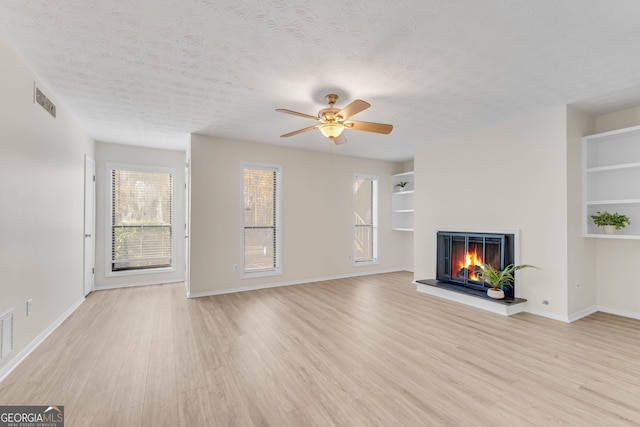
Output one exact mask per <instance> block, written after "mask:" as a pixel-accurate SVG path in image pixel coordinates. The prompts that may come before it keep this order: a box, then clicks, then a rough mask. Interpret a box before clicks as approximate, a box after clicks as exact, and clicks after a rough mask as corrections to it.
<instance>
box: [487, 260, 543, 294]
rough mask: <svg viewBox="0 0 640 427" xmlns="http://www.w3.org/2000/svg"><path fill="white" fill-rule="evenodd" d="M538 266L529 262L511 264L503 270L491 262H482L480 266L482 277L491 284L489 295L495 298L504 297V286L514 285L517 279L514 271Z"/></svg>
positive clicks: (488, 290)
mask: <svg viewBox="0 0 640 427" xmlns="http://www.w3.org/2000/svg"><path fill="white" fill-rule="evenodd" d="M528 267H531V268H538V267H536V266H535V265H529V264H520V265H515V264H509V265H507V266H506V267H505V268H504V269H503V270H499V269H497V268H495V267H494V266H492V265H491V264H482V265H481V266H480V268H481V270H480V277H482V279H483V280H484V281H485V283H487V284H489V286H491V287H490V288H489V289H487V295H489V296H490V297H491V298H493V299H503V298H504V291H503V290H502V288H503V287H504V286H511V287H513V282H514V281H515V276H514V273H515V272H516V271H518V270H521V269H523V268H528Z"/></svg>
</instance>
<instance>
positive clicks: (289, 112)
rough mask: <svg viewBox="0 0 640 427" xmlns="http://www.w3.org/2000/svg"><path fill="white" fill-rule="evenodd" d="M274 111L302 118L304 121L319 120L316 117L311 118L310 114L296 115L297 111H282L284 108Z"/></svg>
mask: <svg viewBox="0 0 640 427" xmlns="http://www.w3.org/2000/svg"><path fill="white" fill-rule="evenodd" d="M276 111H279V112H281V113H287V114H293V115H294V116H300V117H304V118H306V119H311V120H319V119H318V118H317V117H316V116H312V115H310V114H305V113H298V112H297V111H292V110H287V109H284V108H278V109H276Z"/></svg>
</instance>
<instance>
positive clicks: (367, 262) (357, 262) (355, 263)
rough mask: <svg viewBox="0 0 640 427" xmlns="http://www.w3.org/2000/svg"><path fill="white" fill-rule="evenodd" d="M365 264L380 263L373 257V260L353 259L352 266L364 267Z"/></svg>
mask: <svg viewBox="0 0 640 427" xmlns="http://www.w3.org/2000/svg"><path fill="white" fill-rule="evenodd" d="M367 265H380V261H378V260H377V259H374V260H373V261H355V262H354V263H353V266H354V267H364V266H367Z"/></svg>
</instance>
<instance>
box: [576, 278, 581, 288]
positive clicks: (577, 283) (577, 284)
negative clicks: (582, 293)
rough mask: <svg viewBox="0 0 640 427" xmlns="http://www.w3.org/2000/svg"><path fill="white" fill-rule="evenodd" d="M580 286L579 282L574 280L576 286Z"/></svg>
mask: <svg viewBox="0 0 640 427" xmlns="http://www.w3.org/2000/svg"><path fill="white" fill-rule="evenodd" d="M579 287H580V283H579V282H578V281H577V280H576V288H579Z"/></svg>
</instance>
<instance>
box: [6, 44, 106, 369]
mask: <svg viewBox="0 0 640 427" xmlns="http://www.w3.org/2000/svg"><path fill="white" fill-rule="evenodd" d="M0 64H2V65H1V66H0V94H2V95H1V96H0V132H1V133H2V138H1V144H2V155H1V156H0V174H2V175H1V179H0V200H2V209H1V210H0V211H1V214H0V215H1V221H0V227H1V229H0V230H1V232H0V270H1V271H2V273H3V275H2V280H0V314H2V313H4V312H5V311H7V310H9V309H11V308H14V309H15V343H14V352H13V354H12V355H11V356H10V358H9V359H7V360H5V361H3V362H0V377H2V375H1V374H2V368H3V367H8V366H9V365H10V364H12V363H14V362H15V360H16V357H17V356H19V353H20V352H21V351H23V350H24V351H26V349H28V348H29V344H30V343H33V341H34V340H36V339H37V337H38V336H39V335H41V334H43V333H45V332H46V331H47V330H48V328H49V327H50V326H51V325H53V324H54V323H55V322H56V320H60V318H61V317H62V316H64V315H65V313H67V312H68V311H69V310H70V309H72V307H74V306H75V305H76V304H77V303H79V302H81V301H82V300H83V292H82V287H83V244H84V242H83V240H84V232H83V222H84V214H83V212H84V156H85V154H88V155H89V156H91V157H93V155H94V143H93V140H92V139H91V138H89V136H88V135H87V134H86V133H85V132H84V130H83V129H81V128H80V126H79V125H78V123H77V122H76V121H75V119H74V118H73V117H71V116H70V115H69V114H68V112H67V110H66V109H65V108H64V105H63V104H62V102H61V100H60V99H58V98H57V97H56V95H55V94H54V93H53V92H52V91H50V90H49V89H48V88H47V87H46V86H45V85H44V84H43V83H42V82H41V81H40V80H39V79H38V77H37V76H36V75H34V73H33V72H32V71H31V70H30V69H29V67H27V66H26V65H25V64H24V63H23V62H22V61H21V59H20V58H19V56H18V55H17V54H16V53H15V52H14V51H13V50H11V49H10V48H9V47H8V46H7V45H6V44H5V43H4V42H3V41H0ZM34 81H35V82H36V83H37V84H38V87H40V89H41V90H42V91H43V92H44V93H45V95H47V96H48V97H49V99H51V100H52V101H53V103H54V104H56V107H57V117H56V118H53V117H52V116H50V115H49V113H47V112H46V111H45V110H44V109H43V108H42V107H41V106H40V105H38V104H35V103H34V102H33V91H34V89H33V84H34ZM29 298H32V299H33V311H32V314H31V316H29V317H27V316H26V302H27V299H29Z"/></svg>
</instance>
